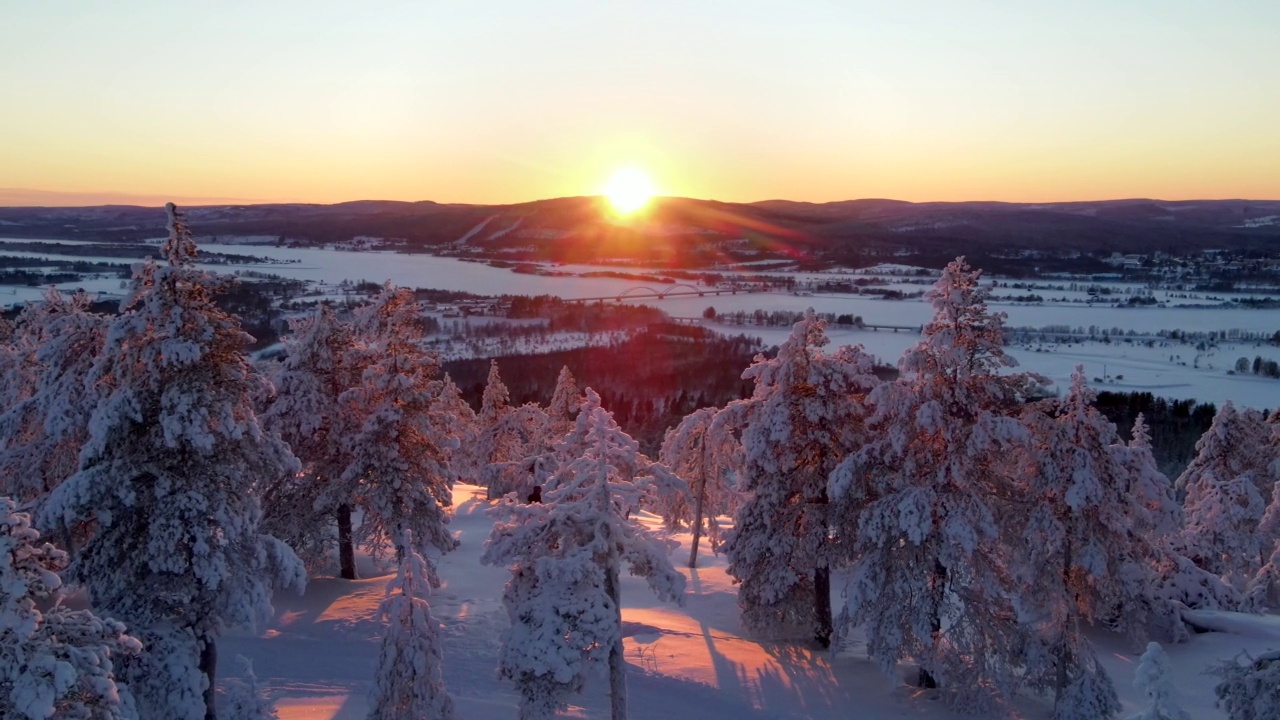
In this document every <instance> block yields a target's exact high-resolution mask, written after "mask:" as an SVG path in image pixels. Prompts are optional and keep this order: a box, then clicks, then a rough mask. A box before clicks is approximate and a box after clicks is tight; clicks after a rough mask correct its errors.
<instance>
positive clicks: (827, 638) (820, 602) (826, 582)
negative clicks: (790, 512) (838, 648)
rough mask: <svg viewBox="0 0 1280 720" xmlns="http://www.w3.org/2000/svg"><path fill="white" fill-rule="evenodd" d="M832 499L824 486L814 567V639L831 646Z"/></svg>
mask: <svg viewBox="0 0 1280 720" xmlns="http://www.w3.org/2000/svg"><path fill="white" fill-rule="evenodd" d="M829 502H830V500H829V499H828V497H827V489H826V488H825V487H823V489H822V493H821V494H820V495H819V496H818V502H817V505H818V506H819V508H818V509H819V510H820V511H821V512H822V518H821V520H822V522H821V527H822V537H821V539H820V540H819V541H818V542H819V547H818V564H817V566H816V567H815V568H814V569H813V639H814V640H815V641H817V643H818V647H821V648H829V647H831V628H832V625H833V621H832V618H831V568H830V567H829V566H828V565H827V558H828V556H829V555H830V547H829V546H830V544H831V527H830V524H829V523H828V521H827V506H828V503H829Z"/></svg>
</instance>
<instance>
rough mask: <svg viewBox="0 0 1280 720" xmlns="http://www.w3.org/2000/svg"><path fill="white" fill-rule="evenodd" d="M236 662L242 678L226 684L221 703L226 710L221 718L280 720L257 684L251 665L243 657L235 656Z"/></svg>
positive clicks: (234, 719) (256, 677)
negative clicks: (242, 675)
mask: <svg viewBox="0 0 1280 720" xmlns="http://www.w3.org/2000/svg"><path fill="white" fill-rule="evenodd" d="M236 662H237V663H239V664H240V672H241V673H243V674H244V678H243V679H238V680H235V679H233V680H229V681H228V682H227V692H226V695H225V698H224V700H223V702H222V707H223V708H225V710H226V711H225V713H224V715H223V716H224V717H226V718H228V719H229V720H280V714H279V713H277V712H276V709H275V707H273V706H272V704H271V701H270V700H269V699H267V696H266V694H265V693H264V692H263V691H262V687H261V686H260V685H259V684H258V676H257V675H256V674H255V673H254V672H253V663H252V662H250V661H249V658H247V657H245V656H243V655H237V656H236Z"/></svg>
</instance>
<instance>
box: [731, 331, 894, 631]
mask: <svg viewBox="0 0 1280 720" xmlns="http://www.w3.org/2000/svg"><path fill="white" fill-rule="evenodd" d="M827 342H828V341H827V336H826V333H825V331H824V325H823V323H822V321H821V320H819V319H818V318H817V316H816V315H815V314H814V312H813V310H812V309H810V310H807V311H806V312H805V315H804V318H803V319H801V320H800V321H799V322H797V323H796V324H795V325H794V327H793V328H792V331H791V336H790V337H789V338H787V340H786V341H785V342H784V343H783V344H782V346H781V348H780V349H779V350H778V356H777V357H776V358H772V359H766V358H765V357H763V356H757V358H756V361H755V363H754V364H753V365H752V366H751V367H749V368H748V369H747V370H746V372H744V373H743V378H745V379H750V380H754V381H755V390H754V392H753V394H752V396H751V397H750V398H749V399H747V400H743V401H739V402H738V403H735V404H734V405H732V406H731V407H730V409H727V410H726V411H727V412H730V413H733V414H734V415H736V416H737V418H738V419H737V420H735V422H736V423H738V424H740V425H741V426H742V427H743V430H742V446H743V449H744V458H745V460H744V463H743V470H742V490H743V491H744V492H745V493H747V494H748V499H747V501H746V502H745V503H744V504H743V505H742V506H741V508H740V509H739V510H738V513H737V515H736V517H735V518H734V520H735V523H734V529H733V531H732V532H731V533H729V535H728V538H727V539H726V540H725V543H724V552H725V555H726V556H727V557H728V559H729V567H728V572H729V573H730V574H731V575H733V577H734V579H735V580H736V581H737V582H739V583H740V584H741V589H740V590H739V592H738V605H739V607H740V608H741V609H742V620H743V623H744V624H745V625H746V626H747V627H748V628H750V629H751V630H752V631H753V632H755V633H757V634H758V635H761V636H773V637H786V636H787V635H791V634H794V633H803V634H806V635H809V636H810V637H813V638H814V639H815V640H816V641H817V642H818V644H820V645H822V646H823V647H825V646H827V645H829V644H830V641H831V633H832V617H831V585H830V582H831V580H830V579H831V568H832V566H833V565H834V564H835V563H836V561H837V558H838V557H839V553H838V552H837V550H836V547H835V543H834V542H833V540H832V525H831V508H830V502H829V496H828V492H827V478H828V476H829V475H830V474H831V472H832V470H834V469H835V467H836V466H837V465H838V464H839V463H840V462H841V461H842V460H843V459H844V458H845V456H846V455H847V454H849V453H850V452H854V451H857V450H858V449H860V447H861V444H862V443H863V442H865V435H864V433H863V428H862V414H863V403H862V401H861V397H862V396H864V395H865V394H866V393H867V392H868V391H869V390H871V388H872V387H874V386H875V385H876V383H877V382H878V381H877V379H876V377H875V375H873V374H872V367H873V364H874V361H873V360H872V358H871V356H869V355H867V354H866V353H864V352H862V348H861V346H854V347H846V348H840V349H839V350H837V351H836V352H834V353H831V354H828V353H825V352H823V350H822V348H823V347H824V346H825V345H826V344H827Z"/></svg>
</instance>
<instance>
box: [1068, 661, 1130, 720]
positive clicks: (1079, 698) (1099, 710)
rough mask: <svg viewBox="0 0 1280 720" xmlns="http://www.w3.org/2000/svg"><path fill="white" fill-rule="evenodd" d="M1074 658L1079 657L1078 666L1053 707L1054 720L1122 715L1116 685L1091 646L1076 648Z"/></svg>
mask: <svg viewBox="0 0 1280 720" xmlns="http://www.w3.org/2000/svg"><path fill="white" fill-rule="evenodd" d="M1073 655H1074V656H1075V657H1077V658H1078V659H1077V661H1076V664H1077V667H1076V669H1075V670H1074V671H1073V673H1072V677H1071V679H1070V680H1069V681H1068V682H1067V684H1066V686H1065V687H1064V688H1063V689H1062V690H1061V691H1060V692H1059V693H1058V697H1057V702H1056V703H1054V707H1053V720H1098V718H1109V717H1114V716H1115V715H1116V713H1118V712H1120V710H1121V706H1120V696H1119V695H1118V694H1116V686H1115V685H1114V684H1113V683H1112V682H1111V678H1110V677H1109V676H1108V675H1107V673H1106V671H1105V670H1103V669H1102V665H1100V664H1099V663H1098V658H1097V656H1096V655H1094V654H1093V649H1092V648H1090V647H1088V645H1087V644H1086V645H1084V646H1081V647H1079V648H1076V649H1075V650H1074V651H1073Z"/></svg>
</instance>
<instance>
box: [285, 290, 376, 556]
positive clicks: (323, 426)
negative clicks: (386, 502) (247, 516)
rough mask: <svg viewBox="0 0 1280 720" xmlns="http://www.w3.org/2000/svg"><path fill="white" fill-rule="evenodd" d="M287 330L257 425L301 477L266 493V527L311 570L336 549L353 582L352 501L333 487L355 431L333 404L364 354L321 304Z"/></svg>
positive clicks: (353, 379)
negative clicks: (276, 441) (287, 452)
mask: <svg viewBox="0 0 1280 720" xmlns="http://www.w3.org/2000/svg"><path fill="white" fill-rule="evenodd" d="M290 327H291V329H292V333H291V334H290V335H288V336H286V337H285V338H284V346H285V351H286V356H285V360H284V362H283V363H282V364H281V367H280V368H279V369H278V371H277V372H276V373H275V386H276V391H275V394H274V397H273V398H272V400H271V402H270V404H269V405H268V406H267V408H266V410H264V411H263V413H262V424H263V426H264V427H265V428H267V429H268V430H270V431H272V432H274V433H276V434H278V435H279V436H280V437H281V439H283V440H284V441H285V442H287V443H288V444H289V447H290V448H292V450H293V453H294V454H295V455H296V456H297V457H298V459H299V460H300V461H301V463H302V472H301V473H298V474H295V475H290V476H286V477H282V478H280V479H279V480H278V481H277V482H276V483H274V484H273V485H271V486H270V487H268V488H267V490H266V495H265V498H264V500H265V502H264V505H265V510H266V518H265V527H266V529H268V530H269V531H270V532H272V533H273V534H275V535H276V536H277V537H279V538H281V539H283V540H285V541H286V542H288V543H289V544H290V546H292V547H293V548H294V549H295V550H296V551H297V552H298V554H299V555H300V556H301V557H302V558H303V559H304V560H306V561H307V564H308V565H311V566H313V567H318V566H323V565H325V564H326V560H327V561H328V562H332V560H328V558H330V557H331V553H332V551H333V548H334V547H335V546H337V548H338V557H339V563H338V564H339V573H340V575H341V576H342V577H343V578H346V579H348V580H354V579H355V577H356V568H355V543H354V536H353V531H352V521H351V510H352V502H353V499H352V498H350V497H348V496H345V495H342V493H341V492H339V491H338V490H337V489H335V488H334V485H337V484H339V483H340V482H341V480H340V478H341V476H342V473H343V471H344V470H346V468H347V467H348V466H349V465H350V464H351V463H352V460H353V457H352V452H353V449H352V447H351V444H350V442H349V438H350V437H351V436H352V435H354V433H355V430H356V429H357V428H356V426H355V423H356V418H355V417H353V415H352V413H350V412H348V408H347V406H346V405H345V404H344V403H343V402H341V400H340V398H341V396H342V393H344V392H346V391H347V390H349V389H351V388H352V387H354V386H355V385H356V384H357V383H358V382H359V380H360V371H361V368H360V366H359V362H360V361H361V360H362V359H363V357H364V356H363V355H361V354H360V353H359V352H357V351H358V350H359V343H358V341H357V339H356V337H355V330H354V328H353V327H352V326H351V325H350V323H347V322H343V321H342V320H341V319H340V318H338V316H337V315H336V314H335V313H334V312H333V310H332V309H330V308H329V307H327V306H323V305H322V306H320V307H319V308H317V309H316V311H315V312H314V313H313V314H311V315H307V316H304V317H300V318H296V319H294V320H291V321H290ZM335 530H336V532H335Z"/></svg>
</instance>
